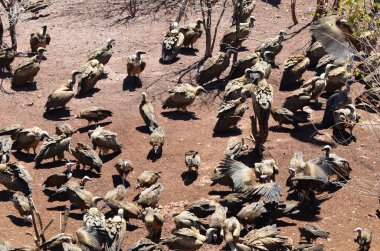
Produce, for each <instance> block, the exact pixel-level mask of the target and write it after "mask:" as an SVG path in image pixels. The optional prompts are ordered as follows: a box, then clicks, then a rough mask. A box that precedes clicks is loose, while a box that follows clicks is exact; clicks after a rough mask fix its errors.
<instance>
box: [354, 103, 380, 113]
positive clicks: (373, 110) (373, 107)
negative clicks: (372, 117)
mask: <svg viewBox="0 0 380 251" xmlns="http://www.w3.org/2000/svg"><path fill="white" fill-rule="evenodd" d="M355 107H356V109H360V110H363V111H366V112H368V113H372V114H378V113H379V111H380V110H377V109H376V105H371V104H364V103H363V104H355Z"/></svg>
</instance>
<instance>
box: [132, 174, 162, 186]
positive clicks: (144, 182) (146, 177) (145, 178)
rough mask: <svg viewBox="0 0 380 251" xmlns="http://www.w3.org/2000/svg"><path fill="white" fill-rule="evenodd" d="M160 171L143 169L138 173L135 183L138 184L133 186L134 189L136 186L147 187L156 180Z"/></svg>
mask: <svg viewBox="0 0 380 251" xmlns="http://www.w3.org/2000/svg"><path fill="white" fill-rule="evenodd" d="M160 173H161V172H152V171H144V172H143V173H142V174H140V176H139V177H137V183H138V185H137V186H136V187H135V190H137V189H138V188H142V187H143V188H148V187H150V186H152V185H154V184H156V182H157V181H158V179H159V178H161V176H160Z"/></svg>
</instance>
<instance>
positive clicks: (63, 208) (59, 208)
mask: <svg viewBox="0 0 380 251" xmlns="http://www.w3.org/2000/svg"><path fill="white" fill-rule="evenodd" d="M46 209H47V210H48V211H65V210H66V206H55V207H48V208H46Z"/></svg>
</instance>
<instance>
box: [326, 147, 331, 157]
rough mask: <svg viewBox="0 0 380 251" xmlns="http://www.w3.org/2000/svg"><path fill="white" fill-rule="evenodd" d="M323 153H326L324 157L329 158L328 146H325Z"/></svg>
mask: <svg viewBox="0 0 380 251" xmlns="http://www.w3.org/2000/svg"><path fill="white" fill-rule="evenodd" d="M325 153H326V155H325V156H326V158H330V148H326V149H325Z"/></svg>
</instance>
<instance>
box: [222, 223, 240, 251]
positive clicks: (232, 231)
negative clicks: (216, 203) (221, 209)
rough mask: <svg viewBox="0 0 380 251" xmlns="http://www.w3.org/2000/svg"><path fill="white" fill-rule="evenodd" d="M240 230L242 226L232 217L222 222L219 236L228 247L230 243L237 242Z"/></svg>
mask: <svg viewBox="0 0 380 251" xmlns="http://www.w3.org/2000/svg"><path fill="white" fill-rule="evenodd" d="M241 230H242V226H241V224H240V222H239V220H238V219H237V218H236V217H234V216H232V217H231V218H227V219H226V220H225V221H224V224H223V226H222V230H221V231H220V236H221V237H223V239H224V241H225V242H226V243H227V244H228V245H231V244H232V243H234V242H237V241H238V239H239V237H240V232H241Z"/></svg>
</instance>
